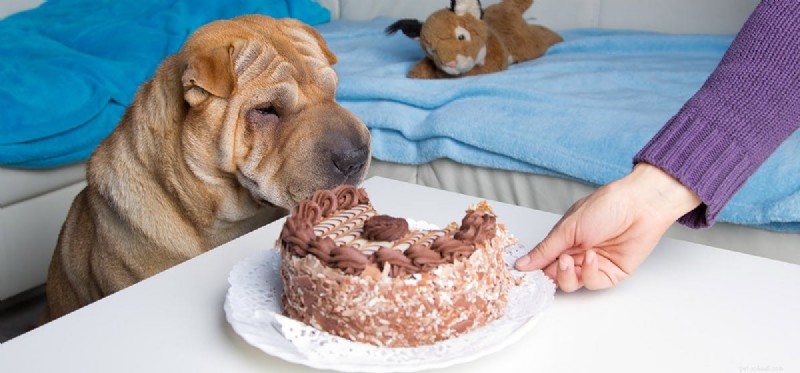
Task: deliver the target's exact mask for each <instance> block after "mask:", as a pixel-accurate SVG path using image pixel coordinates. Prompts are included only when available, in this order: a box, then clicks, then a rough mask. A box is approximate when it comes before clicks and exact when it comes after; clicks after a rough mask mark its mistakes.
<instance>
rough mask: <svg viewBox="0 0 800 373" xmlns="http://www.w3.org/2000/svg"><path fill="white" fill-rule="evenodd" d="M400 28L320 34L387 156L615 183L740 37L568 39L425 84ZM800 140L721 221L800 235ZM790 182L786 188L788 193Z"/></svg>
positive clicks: (342, 86)
mask: <svg viewBox="0 0 800 373" xmlns="http://www.w3.org/2000/svg"><path fill="white" fill-rule="evenodd" d="M392 21H393V20H392V19H388V18H379V19H375V20H372V21H369V22H354V21H334V22H331V23H329V24H325V25H321V26H319V30H320V31H321V32H322V34H323V36H324V37H325V39H326V40H327V41H328V44H329V47H330V48H331V49H332V51H333V52H334V53H336V54H337V55H338V57H339V63H338V64H337V65H336V66H334V67H335V68H336V70H337V72H338V73H339V88H338V95H337V96H338V100H339V102H340V103H341V104H342V105H343V106H345V107H346V108H348V109H350V110H352V111H353V113H355V115H356V116H358V117H359V118H361V119H362V120H363V121H364V122H365V123H366V124H367V126H368V127H369V128H370V130H371V132H372V136H373V139H372V144H373V154H374V156H375V157H376V158H378V159H381V160H385V161H391V162H397V163H405V164H421V163H425V162H428V161H431V160H433V159H437V158H450V159H453V160H455V161H458V162H461V163H466V164H471V165H477V166H484V167H491V168H500V169H506V170H516V171H526V172H535V173H543V174H549V175H557V176H562V177H569V178H573V179H577V180H582V181H585V182H588V183H592V184H605V183H607V182H609V181H612V180H614V179H617V178H619V177H622V176H623V175H625V174H626V173H627V172H628V171H629V170H630V169H631V159H632V157H633V155H634V154H635V153H636V152H637V151H638V150H639V149H640V148H641V147H642V146H643V145H644V144H645V143H646V142H647V140H648V139H649V138H650V137H651V136H653V135H654V134H655V132H656V131H657V130H658V129H659V128H660V127H661V126H662V125H663V124H664V123H666V121H667V120H668V119H669V118H670V117H671V116H672V115H674V114H675V112H677V111H678V109H679V108H680V107H681V106H682V105H683V103H684V102H685V101H686V100H687V99H688V98H690V97H691V96H692V95H693V94H694V92H696V91H697V89H698V88H700V86H701V85H702V83H703V82H704V81H705V79H706V78H707V77H708V75H709V74H710V73H711V71H713V69H714V67H715V66H716V65H717V63H718V62H719V60H720V59H721V57H722V54H723V53H724V52H725V50H726V49H727V47H728V45H729V44H730V42H731V40H732V37H731V36H709V35H672V34H660V33H650V32H633V31H609V30H597V29H589V30H568V31H563V32H561V34H562V36H564V38H565V42H563V43H561V44H558V45H556V46H554V47H552V48H551V49H550V50H549V51H548V53H547V55H546V56H544V57H542V58H539V59H536V60H533V61H528V62H523V63H519V64H516V65H512V66H511V67H510V68H509V69H508V70H507V71H503V72H499V73H494V74H487V75H480V76H475V77H466V78H460V79H453V80H413V79H407V78H406V77H405V74H406V72H407V71H408V69H409V68H410V67H411V66H412V65H413V64H414V63H415V62H416V61H417V60H418V59H420V58H421V57H422V51H421V49H420V46H419V44H418V43H417V42H416V41H413V40H410V39H408V38H406V37H405V36H403V35H393V36H386V35H385V34H383V29H384V28H385V27H386V26H387V25H389V24H390V23H391V22H392ZM799 151H800V133H796V134H794V136H792V137H791V138H790V139H789V140H788V141H787V142H786V143H784V144H783V146H781V147H780V148H779V149H778V151H777V152H776V153H775V154H774V155H773V156H772V157H771V158H770V159H769V160H768V161H767V162H766V164H765V165H764V166H763V167H762V168H761V169H760V170H759V171H758V172H757V173H756V174H755V175H754V176H753V177H752V178H751V179H750V180H749V181H748V183H747V184H746V185H745V186H744V187H743V189H742V190H741V191H740V192H739V193H738V194H737V195H736V196H735V197H734V199H733V200H732V201H731V202H730V203H729V204H728V206H727V207H726V208H725V210H724V211H722V213H721V215H720V216H719V220H720V221H726V222H732V223H738V224H748V225H755V226H761V227H764V228H768V229H774V230H783V231H795V232H797V231H800V162H798V158H797V154H800V152H799ZM776 180H780V183H776Z"/></svg>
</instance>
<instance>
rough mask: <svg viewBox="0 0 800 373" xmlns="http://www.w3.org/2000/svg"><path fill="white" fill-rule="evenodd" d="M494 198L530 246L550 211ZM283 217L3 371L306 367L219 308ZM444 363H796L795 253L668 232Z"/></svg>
mask: <svg viewBox="0 0 800 373" xmlns="http://www.w3.org/2000/svg"><path fill="white" fill-rule="evenodd" d="M364 186H365V187H366V188H367V190H368V191H369V193H370V196H371V199H372V201H373V204H374V205H375V206H376V208H377V209H378V211H380V212H383V213H386V214H390V215H395V216H406V217H411V218H417V219H422V220H427V221H429V222H432V223H436V224H439V225H442V226H443V225H445V224H446V223H448V222H450V221H452V220H458V219H460V217H461V216H463V211H464V209H465V208H466V207H467V205H469V204H471V203H474V202H477V201H478V199H477V198H474V197H469V196H464V195H458V194H454V193H450V192H444V191H440V190H436V189H430V188H425V187H420V186H416V185H412V184H406V183H401V182H397V181H392V180H388V179H382V178H372V179H370V180H368V181H367V182H366V183H365V184H364ZM492 205H493V206H494V207H495V211H496V212H497V214H498V216H499V221H501V222H504V223H506V225H507V227H508V228H509V230H510V231H511V232H512V233H514V234H515V235H516V236H517V237H518V238H519V239H520V241H521V242H523V243H526V244H528V245H533V244H535V243H536V242H538V240H540V239H541V238H542V237H544V235H545V234H546V233H547V231H548V230H549V229H550V227H551V226H552V225H553V224H554V223H555V222H556V220H557V218H558V216H557V215H553V214H549V213H545V212H541V211H536V210H531V209H527V208H521V207H516V206H512V205H507V204H502V203H492ZM282 223H283V221H282V220H281V221H278V222H275V223H273V224H270V225H268V226H266V227H264V228H262V229H259V230H257V231H255V232H252V233H250V234H248V235H245V236H243V237H241V238H239V239H237V240H234V241H232V242H230V243H228V244H225V245H223V246H221V247H219V248H217V249H214V250H212V251H211V252H208V253H206V254H204V255H201V256H199V257H197V258H195V259H192V260H190V261H188V262H186V263H183V264H181V265H179V266H177V267H175V268H172V269H170V270H168V271H165V272H163V273H161V274H159V275H157V276H155V277H153V278H151V279H148V280H146V281H143V282H141V283H139V284H137V285H135V286H132V287H130V288H128V289H126V290H124V291H121V292H119V293H117V294H114V295H112V296H110V297H108V298H106V299H103V300H101V301H99V302H96V303H94V304H92V305H90V306H88V307H85V308H83V309H81V310H80V311H77V312H74V313H72V314H70V315H67V316H66V317H63V318H61V319H59V320H57V321H55V322H52V323H50V324H47V325H45V326H43V327H40V328H38V329H35V330H33V331H31V332H29V333H27V334H24V335H22V336H20V337H17V338H16V339H13V340H11V341H9V342H7V343H5V344H2V345H0V372H4V373H5V372H62V371H63V372H103V373H106V372H137V373H141V372H259V373H262V372H305V371H312V369H309V368H306V367H304V366H300V365H294V364H290V363H287V362H284V361H282V360H280V359H277V358H273V357H271V356H269V355H266V354H264V353H262V352H261V351H260V350H257V349H256V348H254V347H252V346H250V345H249V344H247V343H246V342H244V341H243V340H242V339H241V338H240V337H239V336H238V335H237V334H236V333H235V332H233V331H232V329H231V327H230V326H229V325H228V323H227V321H226V320H225V315H224V312H223V308H222V305H223V301H224V298H225V292H226V291H227V289H228V283H227V277H228V273H229V271H230V269H231V268H232V266H233V265H234V264H236V263H237V262H239V261H240V260H242V259H243V258H246V257H248V256H249V255H251V254H252V253H254V252H256V251H257V250H263V249H265V248H268V247H270V246H271V245H272V244H273V243H274V241H275V239H276V238H277V236H278V233H279V230H280V227H281V226H282ZM798 250H800V243H798ZM442 371H447V372H490V371H493V372H516V371H518V372H582V371H583V372H596V371H607V372H731V373H740V372H766V371H770V372H796V371H800V266H797V265H793V264H788V263H784V262H778V261H774V260H769V259H763V258H758V257H753V256H748V255H744V254H739V253H735V252H730V251H725V250H721V249H717V248H713V247H708V246H702V245H697V244H692V243H687V242H683V241H676V240H668V239H667V240H664V241H663V242H661V243H660V244H659V247H658V248H657V249H656V250H655V251H654V253H653V254H652V255H651V257H650V258H649V259H648V260H647V261H646V262H645V263H644V265H642V267H641V268H640V269H639V270H638V271H637V273H636V275H635V276H634V277H633V279H631V280H628V281H627V282H624V283H622V284H621V285H619V286H617V287H616V288H614V289H611V290H607V291H600V292H589V291H579V292H576V293H572V294H564V293H557V294H556V299H555V302H554V304H553V305H552V307H550V309H549V310H548V311H547V312H546V313H545V315H544V317H543V318H542V319H541V321H540V322H539V323H538V324H537V325H536V327H535V328H534V329H533V331H532V332H530V333H529V334H528V335H526V336H524V337H523V338H522V339H521V340H520V341H519V342H518V343H516V344H514V345H512V346H510V347H508V348H506V349H504V350H502V351H500V352H498V353H495V354H492V355H489V356H487V357H484V358H481V359H479V360H477V361H474V362H472V363H467V364H464V365H458V366H455V367H451V368H448V369H443V370H442Z"/></svg>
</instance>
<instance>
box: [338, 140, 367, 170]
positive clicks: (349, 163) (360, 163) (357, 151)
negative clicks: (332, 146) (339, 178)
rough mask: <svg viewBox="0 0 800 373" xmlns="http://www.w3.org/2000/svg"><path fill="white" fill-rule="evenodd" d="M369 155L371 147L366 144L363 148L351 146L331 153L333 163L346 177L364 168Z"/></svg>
mask: <svg viewBox="0 0 800 373" xmlns="http://www.w3.org/2000/svg"><path fill="white" fill-rule="evenodd" d="M368 156H369V148H368V147H366V146H364V147H361V148H349V149H347V150H343V151H338V152H334V153H333V154H331V161H333V165H334V167H336V170H337V171H338V172H340V173H341V174H342V175H344V176H345V177H350V176H353V175H355V174H357V173H358V172H359V171H361V170H362V169H363V168H364V165H366V164H367V157H368Z"/></svg>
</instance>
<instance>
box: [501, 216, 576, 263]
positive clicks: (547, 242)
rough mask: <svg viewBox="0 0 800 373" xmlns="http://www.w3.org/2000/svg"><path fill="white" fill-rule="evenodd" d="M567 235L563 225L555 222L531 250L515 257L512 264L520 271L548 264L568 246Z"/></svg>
mask: <svg viewBox="0 0 800 373" xmlns="http://www.w3.org/2000/svg"><path fill="white" fill-rule="evenodd" d="M567 237H568V235H567V232H566V231H565V229H564V228H563V225H562V224H557V225H556V227H555V228H553V230H552V231H550V233H548V234H547V237H545V238H544V240H542V242H540V243H539V244H538V245H536V247H534V248H533V250H531V251H530V252H529V253H527V254H525V255H523V256H522V257H520V258H519V259H517V261H516V262H515V263H514V266H515V267H516V268H517V269H518V270H520V271H533V270H537V269H542V268H544V267H546V266H548V265H549V264H550V263H552V262H553V261H555V260H556V258H558V256H559V255H561V253H562V252H564V250H566V249H568V248H570V246H571V244H570V243H569V242H568V241H567Z"/></svg>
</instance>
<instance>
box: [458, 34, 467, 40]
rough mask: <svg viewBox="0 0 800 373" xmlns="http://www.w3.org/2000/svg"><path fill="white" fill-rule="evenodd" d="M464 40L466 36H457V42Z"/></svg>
mask: <svg viewBox="0 0 800 373" xmlns="http://www.w3.org/2000/svg"><path fill="white" fill-rule="evenodd" d="M466 38H467V37H466V36H464V35H458V40H464V39H466Z"/></svg>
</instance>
